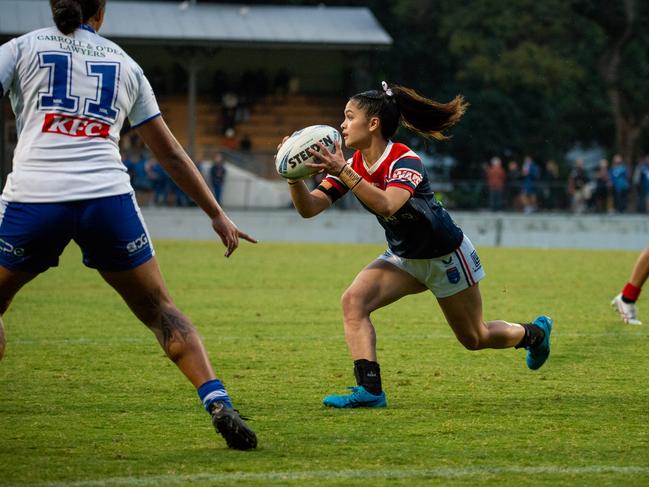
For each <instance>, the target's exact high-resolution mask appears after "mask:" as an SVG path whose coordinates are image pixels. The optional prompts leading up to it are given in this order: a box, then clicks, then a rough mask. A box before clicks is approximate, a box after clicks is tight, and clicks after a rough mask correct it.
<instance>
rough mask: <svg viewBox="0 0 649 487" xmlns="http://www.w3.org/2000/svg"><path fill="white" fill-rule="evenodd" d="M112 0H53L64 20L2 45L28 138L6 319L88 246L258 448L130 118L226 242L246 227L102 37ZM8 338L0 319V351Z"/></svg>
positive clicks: (19, 151) (1, 215) (1, 273)
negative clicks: (177, 276) (165, 231)
mask: <svg viewBox="0 0 649 487" xmlns="http://www.w3.org/2000/svg"><path fill="white" fill-rule="evenodd" d="M105 4H106V0H50V5H51V7H52V13H53V17H54V22H55V24H56V27H49V28H46V29H40V30H36V31H33V32H30V33H28V34H25V35H23V36H22V37H18V38H16V39H12V40H11V41H9V42H8V43H6V44H3V45H2V46H0V96H3V95H4V94H8V96H9V98H10V100H11V104H12V108H13V110H14V113H15V115H16V126H17V132H18V145H17V147H16V151H15V154H14V159H13V172H12V173H11V174H10V175H9V177H8V178H7V181H6V184H5V187H4V190H3V193H2V201H1V202H0V203H1V206H0V315H2V314H4V312H5V311H6V310H7V308H8V307H9V304H10V303H11V300H12V299H13V297H14V296H15V294H16V292H18V290H19V289H20V288H21V287H22V286H23V285H24V284H26V283H27V282H29V281H30V280H32V279H33V278H34V277H36V276H37V275H38V274H39V273H41V272H44V271H46V270H47V269H48V268H49V267H52V266H56V265H57V264H58V258H59V256H60V254H61V252H62V251H63V249H64V248H65V246H66V245H67V244H68V243H69V242H70V240H72V239H73V240H74V241H75V242H77V244H79V246H80V247H81V250H82V253H83V262H84V264H85V265H86V266H88V267H92V268H95V269H97V270H98V271H99V272H100V274H101V276H102V277H103V278H104V279H105V280H106V282H108V283H109V284H110V285H111V286H112V287H113V288H115V290H116V291H117V292H118V293H119V294H120V295H121V296H122V297H123V298H124V300H125V301H126V303H127V304H128V306H129V307H130V308H131V310H132V311H133V312H134V313H135V315H136V316H137V317H138V318H139V319H140V320H141V321H142V322H143V323H144V324H145V325H147V326H148V327H149V328H150V329H151V330H152V331H153V333H154V334H155V336H156V337H157V339H158V341H159V342H160V345H161V346H162V348H163V349H164V351H165V352H166V354H167V356H168V357H169V358H170V359H171V360H172V361H173V362H174V363H175V364H176V365H177V366H178V368H179V369H180V370H181V371H182V372H183V374H185V376H186V377H187V378H188V379H189V380H190V381H191V383H192V384H193V385H194V386H195V387H196V388H197V391H198V395H199V397H200V399H201V401H202V403H203V405H204V407H205V409H206V410H207V411H208V412H209V413H210V414H211V415H212V422H213V424H214V426H215V428H216V429H217V431H218V432H219V433H221V434H222V435H223V437H224V438H225V440H226V442H227V444H228V446H230V447H231V448H237V449H250V448H255V447H256V445H257V438H256V436H255V433H254V432H253V431H252V430H251V429H250V428H249V427H248V425H247V424H246V423H245V422H244V421H243V420H242V419H241V417H240V416H239V414H238V413H237V411H236V410H234V409H233V408H232V403H231V401H230V398H229V396H228V394H227V392H226V390H225V387H224V386H223V384H222V383H221V382H220V381H219V380H218V379H217V378H216V376H215V374H214V371H213V369H212V366H211V364H210V361H209V359H208V356H207V352H206V351H205V348H204V346H203V343H202V341H201V339H200V337H199V335H198V333H197V332H196V329H195V328H194V326H193V325H192V323H191V321H190V320H189V319H188V318H187V317H186V316H185V315H184V314H183V313H182V312H181V311H180V310H179V309H178V308H177V307H176V305H175V304H174V302H173V300H172V298H171V296H170V295H169V291H168V290H167V288H166V286H165V283H164V280H163V278H162V275H161V273H160V269H159V267H158V264H157V261H156V259H155V256H154V251H153V246H152V244H151V240H150V238H149V235H148V233H147V230H146V227H145V226H144V222H143V220H142V217H141V214H140V211H139V208H138V207H137V203H136V202H135V199H134V196H133V189H132V188H131V185H130V182H129V176H128V173H127V171H126V168H125V167H124V165H123V164H122V161H121V158H120V154H119V148H118V142H119V134H120V130H121V128H122V125H123V124H124V121H125V120H126V118H127V117H128V119H129V120H130V123H131V125H132V126H133V127H134V128H136V130H137V132H138V134H139V135H140V137H141V138H142V139H143V140H144V142H145V143H146V144H147V145H148V146H149V147H150V148H151V150H152V151H153V153H154V155H155V156H156V158H157V159H158V161H159V162H160V164H161V165H162V166H163V167H164V169H165V170H166V171H167V172H168V173H169V174H170V176H171V177H172V178H173V179H174V181H175V182H176V183H177V184H178V186H180V188H182V189H183V191H185V192H186V193H187V194H188V195H189V196H190V197H191V198H192V199H193V200H194V201H195V202H196V204H197V205H198V206H199V207H200V208H201V209H202V210H203V211H204V212H205V213H206V214H207V215H208V216H209V218H210V219H211V223H212V227H213V229H214V231H215V232H216V233H217V234H218V235H219V237H220V238H221V240H222V241H223V243H224V245H225V246H226V247H227V250H226V253H225V255H226V257H228V256H229V255H230V254H232V252H234V250H235V249H236V248H237V247H238V245H239V239H240V238H242V239H245V240H249V241H251V242H255V240H254V239H253V238H252V237H250V236H249V235H247V234H245V233H243V232H242V231H240V230H239V229H238V228H237V227H236V225H235V224H234V223H233V222H232V221H231V220H230V219H229V218H228V216H227V215H226V214H225V213H224V211H223V210H222V209H221V207H220V206H219V204H218V203H217V202H216V200H215V199H214V197H213V196H212V193H211V191H210V190H209V188H208V186H207V185H206V183H205V181H204V180H203V178H202V176H201V175H200V173H199V171H198V169H197V168H196V166H195V164H194V163H193V162H192V160H191V159H190V158H189V156H188V155H187V154H186V153H185V151H184V150H183V148H182V147H181V145H180V144H179V143H178V142H177V141H176V139H175V138H174V136H173V135H172V134H171V132H170V131H169V129H168V128H167V125H166V124H165V122H164V121H163V119H162V116H161V115H160V111H159V109H158V105H157V102H156V99H155V95H154V93H153V91H152V89H151V86H150V85H149V82H148V81H147V79H146V77H145V76H144V73H143V72H142V70H141V68H140V67H139V66H138V65H137V63H135V61H133V60H132V59H131V58H130V57H129V56H128V55H127V54H126V53H125V52H124V51H123V50H122V49H121V48H120V47H119V46H118V45H117V44H115V43H113V42H111V41H109V40H108V39H105V38H103V37H101V36H100V35H98V34H97V31H98V30H99V28H100V27H101V25H102V22H103V20H104V12H105ZM5 346H6V339H5V336H4V330H3V327H2V321H1V320H0V358H2V356H3V354H4V351H5Z"/></svg>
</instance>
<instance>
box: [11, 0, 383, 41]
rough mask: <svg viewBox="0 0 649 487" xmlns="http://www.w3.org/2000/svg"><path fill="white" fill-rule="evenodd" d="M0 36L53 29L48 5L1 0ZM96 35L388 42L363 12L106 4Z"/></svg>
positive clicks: (114, 1) (149, 38)
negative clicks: (104, 17) (44, 28)
mask: <svg viewBox="0 0 649 487" xmlns="http://www.w3.org/2000/svg"><path fill="white" fill-rule="evenodd" d="M0 12H1V14H0V35H3V36H7V35H11V36H14V35H19V34H23V33H26V32H29V31H32V30H35V29H39V28H42V27H47V26H49V25H52V15H51V12H50V7H49V2H48V1H47V0H0ZM101 34H102V35H105V36H106V37H108V38H110V39H114V40H116V41H119V40H127V41H130V42H141V43H152V42H160V41H164V42H166V43H175V44H185V45H186V44H193V45H212V46H214V45H241V46H249V47H254V46H256V45H257V46H261V45H263V46H266V47H268V46H269V45H277V46H281V47H287V46H292V47H308V48H335V49H340V48H346V49H368V48H380V47H387V46H389V45H390V44H392V38H391V37H390V36H389V35H388V33H387V32H386V31H385V30H384V29H383V28H382V27H381V25H380V24H379V23H378V21H377V20H376V18H375V17H374V15H373V14H372V12H371V11H370V10H369V9H368V8H365V7H325V6H317V7H296V6H277V5H256V6H255V5H250V6H248V5H236V4H227V5H216V4H202V3H198V4H191V2H188V1H167V2H162V1H117V0H109V1H108V4H107V15H106V20H105V23H104V25H103V26H102V29H101Z"/></svg>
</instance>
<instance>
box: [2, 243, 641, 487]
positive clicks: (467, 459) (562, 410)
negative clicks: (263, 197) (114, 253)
mask: <svg viewBox="0 0 649 487" xmlns="http://www.w3.org/2000/svg"><path fill="white" fill-rule="evenodd" d="M156 248H157V253H158V258H159V261H160V263H161V266H162V268H163V272H164V273H165V276H166V279H167V282H168V284H169V287H170V289H171V291H172V295H173V296H174V298H175V300H176V302H177V304H178V305H179V306H180V307H181V309H183V310H184V311H185V312H186V313H187V314H188V315H189V316H190V317H191V318H192V320H193V321H194V322H195V323H196V325H197V327H198V328H199V330H200V332H201V334H202V336H203V337H204V339H205V343H206V346H207V348H208V350H209V352H210V354H211V357H212V361H213V363H214V365H215V367H216V369H217V373H218V374H219V376H220V377H221V378H222V379H223V380H224V382H225V383H226V385H227V386H228V390H229V392H230V394H231V395H232V396H233V398H234V401H235V406H236V407H238V408H239V409H240V410H241V411H242V413H243V414H245V415H247V416H250V417H251V418H252V420H251V421H250V424H251V426H253V427H254V429H255V430H256V432H257V434H258V437H259V448H258V450H256V451H252V452H239V451H233V450H228V449H227V448H226V447H225V443H224V442H223V440H222V439H221V438H220V437H218V436H216V435H215V433H214V432H213V430H212V426H211V424H210V422H209V417H208V415H207V414H206V413H205V412H204V411H203V410H202V409H201V406H200V403H199V401H198V398H197V396H196V394H195V391H194V390H193V388H192V387H191V385H190V384H189V383H188V382H186V381H185V379H184V378H183V377H182V376H181V374H180V373H179V372H178V371H177V370H176V368H175V367H174V366H173V365H172V364H171V363H170V362H168V361H167V359H166V358H165V357H164V356H163V354H162V351H161V350H160V349H159V347H158V345H157V343H156V342H155V340H154V338H153V335H152V334H151V333H150V332H149V331H148V330H147V329H146V328H145V327H143V326H141V325H140V324H138V323H137V322H136V321H135V319H134V318H133V317H132V316H131V314H130V313H129V311H128V310H127V308H126V306H125V305H123V303H122V302H121V301H120V299H119V298H118V296H117V295H116V294H115V293H114V292H113V291H112V290H110V289H109V288H108V287H107V285H106V284H104V283H103V281H102V280H101V279H100V277H99V276H98V275H97V274H96V273H95V272H94V271H91V270H89V269H86V268H85V267H83V265H82V264H81V263H80V255H79V251H78V250H77V249H76V247H74V246H72V247H71V248H69V249H68V251H66V253H65V254H64V256H63V258H62V262H61V266H60V267H59V268H56V269H53V270H51V271H49V272H48V273H46V274H45V275H43V276H41V277H40V278H39V279H37V280H35V281H33V282H32V283H30V284H29V285H28V286H27V287H26V288H25V289H24V290H23V291H22V292H21V294H19V295H18V297H17V298H16V300H15V301H14V303H13V305H12V308H11V309H10V311H9V312H8V313H7V314H6V317H5V324H6V332H7V340H8V346H7V353H6V356H5V359H4V360H3V361H2V362H0V485H3V486H5V485H18V486H23V485H38V486H59V485H61V486H63V485H72V486H76V487H82V486H101V485H110V486H119V485H136V486H142V485H146V486H156V485H185V484H191V485H233V484H236V485H269V484H274V485H278V484H279V485H341V486H348V485H390V486H397V485H476V484H487V485H620V484H622V483H624V484H625V486H630V485H649V392H648V391H649V379H648V377H649V352H648V347H647V341H648V339H649V332H648V330H649V325H644V326H640V327H631V326H625V325H622V324H621V323H620V322H619V321H618V318H617V316H616V315H615V314H614V313H613V312H612V310H611V309H610V307H609V304H608V303H609V301H610V299H611V298H612V296H613V295H614V294H615V293H616V292H617V291H618V289H619V288H620V287H621V286H622V284H623V283H624V282H625V281H626V279H627V277H628V274H629V272H630V269H631V267H632V265H633V262H634V260H635V258H636V254H635V253H632V252H595V251H567V250H513V249H486V248H485V249H480V253H481V258H482V261H483V264H484V265H485V268H486V271H487V279H486V280H485V281H483V283H482V293H483V299H484V304H485V316H486V317H487V318H504V319H510V320H512V321H514V320H526V321H529V320H530V319H532V318H534V317H535V316H536V315H537V314H540V313H546V314H549V315H551V316H552V317H553V318H554V319H555V320H556V328H555V333H554V334H553V337H552V338H553V340H552V347H553V348H552V355H551V357H550V360H549V361H548V363H547V364H546V365H545V366H544V367H543V368H542V369H541V370H539V371H536V372H532V371H529V370H527V369H526V367H525V365H524V351H522V350H513V349H512V350H500V351H498V350H486V351H480V352H469V351H467V350H465V349H464V348H463V347H462V346H461V345H460V344H459V343H458V342H457V341H456V340H455V338H454V336H453V335H452V332H451V331H450V329H449V328H448V326H447V325H446V323H445V322H444V319H443V317H442V315H441V312H440V311H439V308H438V307H437V304H436V302H435V301H434V299H433V298H432V297H431V295H429V294H421V295H417V296H411V297H408V298H405V299H403V300H402V301H400V302H398V303H395V304H393V305H392V306H390V307H389V308H387V309H384V310H381V311H379V312H377V313H376V314H375V316H374V322H375V324H376V327H377V333H378V346H379V361H380V363H381V368H382V371H383V380H384V388H385V390H386V393H387V396H388V401H389V407H388V408H387V409H384V410H331V409H325V408H324V407H323V406H321V398H322V397H323V395H325V394H327V393H332V392H333V393H336V392H341V391H343V388H344V386H347V385H351V384H352V382H353V376H352V364H351V361H350V359H349V357H348V355H347V350H346V347H345V343H344V339H343V335H342V325H341V314H340V308H339V305H338V303H339V296H340V294H341V293H342V291H343V290H344V289H345V287H346V286H347V285H348V284H349V283H350V282H351V280H352V278H353V277H354V275H355V274H356V272H357V271H358V270H359V269H360V268H361V267H362V266H363V265H365V264H366V263H367V262H369V261H370V260H371V259H372V258H374V257H375V256H376V255H378V254H379V253H380V252H381V251H382V247H378V246H369V245H347V246H336V245H297V244H296V245H280V244H259V245H258V246H254V247H253V246H251V245H245V244H244V245H243V247H242V248H240V249H239V250H238V251H237V252H236V253H235V255H234V256H233V257H232V258H231V259H229V260H225V259H223V258H222V257H221V255H222V250H221V248H220V247H217V245H216V244H214V243H209V242H158V243H157V247H156ZM646 302H649V296H644V297H642V298H641V299H640V305H641V308H640V312H641V318H645V320H646V321H649V305H645V307H646V310H645V309H643V308H642V305H643V304H644V303H646ZM644 311H646V313H643V312H644Z"/></svg>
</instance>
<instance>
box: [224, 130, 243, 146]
mask: <svg viewBox="0 0 649 487" xmlns="http://www.w3.org/2000/svg"><path fill="white" fill-rule="evenodd" d="M221 144H222V145H223V147H225V148H226V149H230V150H237V149H238V148H239V141H238V140H237V132H236V130H234V128H232V127H230V128H229V129H227V130H226V131H225V138H224V139H223V141H222V142H221Z"/></svg>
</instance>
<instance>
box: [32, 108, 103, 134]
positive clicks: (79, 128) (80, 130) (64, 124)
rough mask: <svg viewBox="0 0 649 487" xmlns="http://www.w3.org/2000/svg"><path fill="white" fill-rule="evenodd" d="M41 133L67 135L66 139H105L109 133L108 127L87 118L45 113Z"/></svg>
mask: <svg viewBox="0 0 649 487" xmlns="http://www.w3.org/2000/svg"><path fill="white" fill-rule="evenodd" d="M43 132H47V133H50V134H61V135H67V136H68V137H102V138H104V139H105V138H107V137H108V133H109V132H110V125H107V124H105V123H102V122H98V121H97V120H90V119H89V118H82V117H72V116H70V115H63V114H61V113H46V114H45V120H44V121H43Z"/></svg>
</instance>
